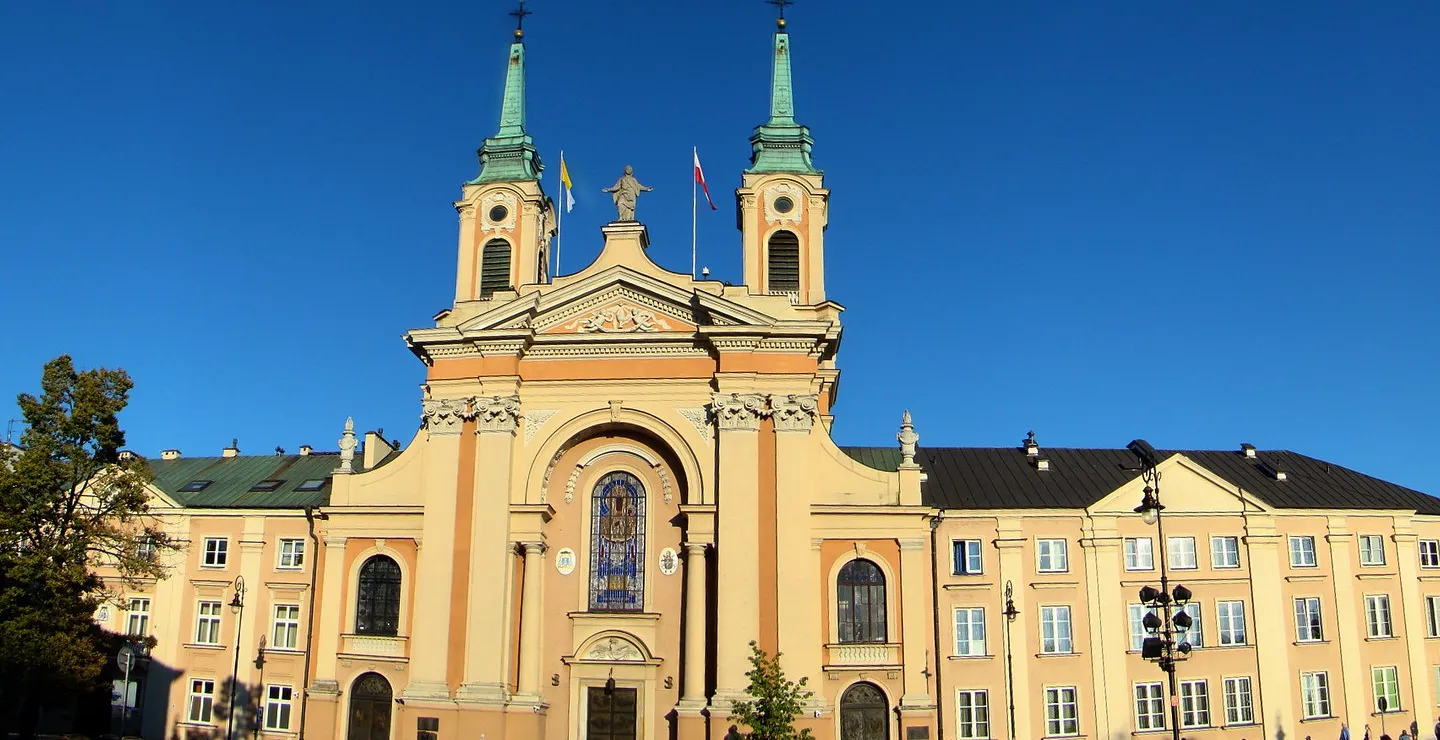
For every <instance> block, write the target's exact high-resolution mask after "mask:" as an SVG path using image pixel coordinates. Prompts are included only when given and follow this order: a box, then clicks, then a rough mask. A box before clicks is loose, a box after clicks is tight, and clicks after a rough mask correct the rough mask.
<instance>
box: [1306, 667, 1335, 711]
mask: <svg viewBox="0 0 1440 740" xmlns="http://www.w3.org/2000/svg"><path fill="white" fill-rule="evenodd" d="M1300 705H1301V709H1302V710H1303V712H1304V714H1305V717H1304V719H1319V718H1322V717H1329V716H1330V676H1329V674H1327V673H1325V672H1324V671H1315V672H1313V673H1302V674H1300Z"/></svg>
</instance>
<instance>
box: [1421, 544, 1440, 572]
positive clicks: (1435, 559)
mask: <svg viewBox="0 0 1440 740" xmlns="http://www.w3.org/2000/svg"><path fill="white" fill-rule="evenodd" d="M1420 567H1421V568H1440V540H1420Z"/></svg>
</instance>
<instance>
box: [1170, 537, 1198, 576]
mask: <svg viewBox="0 0 1440 740" xmlns="http://www.w3.org/2000/svg"><path fill="white" fill-rule="evenodd" d="M1170 567H1171V568H1174V569H1175V570H1194V569H1196V568H1198V567H1200V566H1199V565H1198V564H1197V563H1196V560H1195V538H1194V537H1171V538H1170Z"/></svg>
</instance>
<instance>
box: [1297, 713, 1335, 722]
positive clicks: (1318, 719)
mask: <svg viewBox="0 0 1440 740" xmlns="http://www.w3.org/2000/svg"><path fill="white" fill-rule="evenodd" d="M1332 719H1340V718H1339V717H1336V716H1335V715H1333V714H1330V715H1326V716H1324V717H1302V718H1301V719H1300V721H1301V722H1302V723H1303V722H1329V721H1330V720H1332Z"/></svg>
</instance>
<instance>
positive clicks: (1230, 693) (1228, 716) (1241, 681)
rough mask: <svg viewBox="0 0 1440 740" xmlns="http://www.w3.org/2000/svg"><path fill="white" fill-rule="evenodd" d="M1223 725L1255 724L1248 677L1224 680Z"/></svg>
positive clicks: (1253, 705) (1253, 701)
mask: <svg viewBox="0 0 1440 740" xmlns="http://www.w3.org/2000/svg"><path fill="white" fill-rule="evenodd" d="M1225 724H1227V725H1251V724H1255V697H1254V696H1253V695H1252V694H1251V693H1250V678H1249V677H1248V676H1241V677H1238V678H1227V679H1225Z"/></svg>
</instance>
